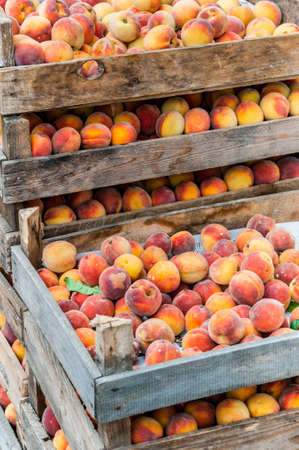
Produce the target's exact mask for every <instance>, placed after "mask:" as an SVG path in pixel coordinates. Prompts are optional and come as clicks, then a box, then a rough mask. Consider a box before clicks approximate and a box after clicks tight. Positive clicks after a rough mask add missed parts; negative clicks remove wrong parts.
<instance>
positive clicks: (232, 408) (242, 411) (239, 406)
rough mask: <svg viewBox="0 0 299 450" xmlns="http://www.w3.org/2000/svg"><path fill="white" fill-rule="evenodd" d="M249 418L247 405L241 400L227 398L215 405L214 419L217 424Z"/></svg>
mask: <svg viewBox="0 0 299 450" xmlns="http://www.w3.org/2000/svg"><path fill="white" fill-rule="evenodd" d="M249 418H250V414H249V411H248V408H247V406H246V405H245V403H244V402H242V401H241V400H237V399H235V398H232V399H231V398H228V399H226V400H223V401H222V402H220V403H219V404H218V405H217V407H216V421H217V424H218V425H226V424H228V423H232V422H239V421H240V420H246V419H249Z"/></svg>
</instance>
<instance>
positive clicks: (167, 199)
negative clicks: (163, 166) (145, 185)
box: [151, 186, 176, 206]
mask: <svg viewBox="0 0 299 450" xmlns="http://www.w3.org/2000/svg"><path fill="white" fill-rule="evenodd" d="M151 197H152V205H153V206H158V205H166V204H168V203H174V202H175V201H176V198H175V195H174V192H173V191H172V190H171V189H170V188H168V187H167V186H162V187H159V188H158V189H155V190H154V191H153V192H152V194H151Z"/></svg>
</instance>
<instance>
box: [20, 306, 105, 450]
mask: <svg viewBox="0 0 299 450" xmlns="http://www.w3.org/2000/svg"><path fill="white" fill-rule="evenodd" d="M25 342H26V348H27V361H28V364H29V365H30V367H31V368H32V370H33V372H34V373H35V375H36V377H37V379H38V382H39V383H40V385H41V388H42V390H43V392H44V394H45V396H46V398H47V399H48V401H49V403H50V405H51V407H52V409H53V412H54V414H55V416H56V418H57V420H58V422H59V424H60V426H61V427H62V429H63V430H64V433H65V435H66V438H67V440H68V442H69V444H70V446H71V447H72V449H73V450H82V449H89V450H101V449H103V448H104V447H103V444H102V442H101V439H100V437H99V435H98V433H97V432H96V431H95V429H94V427H93V424H92V422H91V421H90V419H89V417H88V416H87V414H86V412H85V410H84V407H83V406H82V404H81V402H80V400H79V398H78V396H77V394H76V392H75V390H74V388H73V386H72V384H71V383H70V381H69V379H68V377H67V375H66V373H65V371H64V370H63V368H62V366H61V364H60V363H59V361H58V360H57V358H56V356H55V354H54V353H53V350H52V349H51V346H50V345H49V344H48V342H47V339H46V338H45V336H44V335H43V333H42V332H41V330H40V328H39V327H38V326H37V325H36V322H35V320H34V319H33V318H32V316H31V315H30V313H29V312H26V313H25ZM67 351H68V350H66V352H67ZM89 358H90V357H89ZM73 364H74V366H75V367H76V368H77V369H78V364H76V362H75V361H74V362H73ZM45 368H46V370H45ZM86 383H88V380H86Z"/></svg>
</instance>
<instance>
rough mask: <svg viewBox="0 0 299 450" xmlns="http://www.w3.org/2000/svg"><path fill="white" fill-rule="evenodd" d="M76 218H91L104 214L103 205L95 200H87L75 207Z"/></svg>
mask: <svg viewBox="0 0 299 450" xmlns="http://www.w3.org/2000/svg"><path fill="white" fill-rule="evenodd" d="M76 213H77V216H78V219H92V218H95V217H101V216H105V215H106V211H105V208H104V206H103V205H102V204H101V203H100V202H98V201H97V200H94V199H91V200H87V201H86V202H84V203H81V205H79V206H78V208H77V209H76Z"/></svg>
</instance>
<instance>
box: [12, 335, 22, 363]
mask: <svg viewBox="0 0 299 450" xmlns="http://www.w3.org/2000/svg"><path fill="white" fill-rule="evenodd" d="M11 348H12V351H13V352H14V354H15V355H16V357H17V358H18V360H19V361H20V362H22V361H23V359H24V358H25V353H26V350H25V348H24V347H23V345H22V344H21V342H20V341H19V339H16V340H15V341H14V343H13V344H12V346H11Z"/></svg>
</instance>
